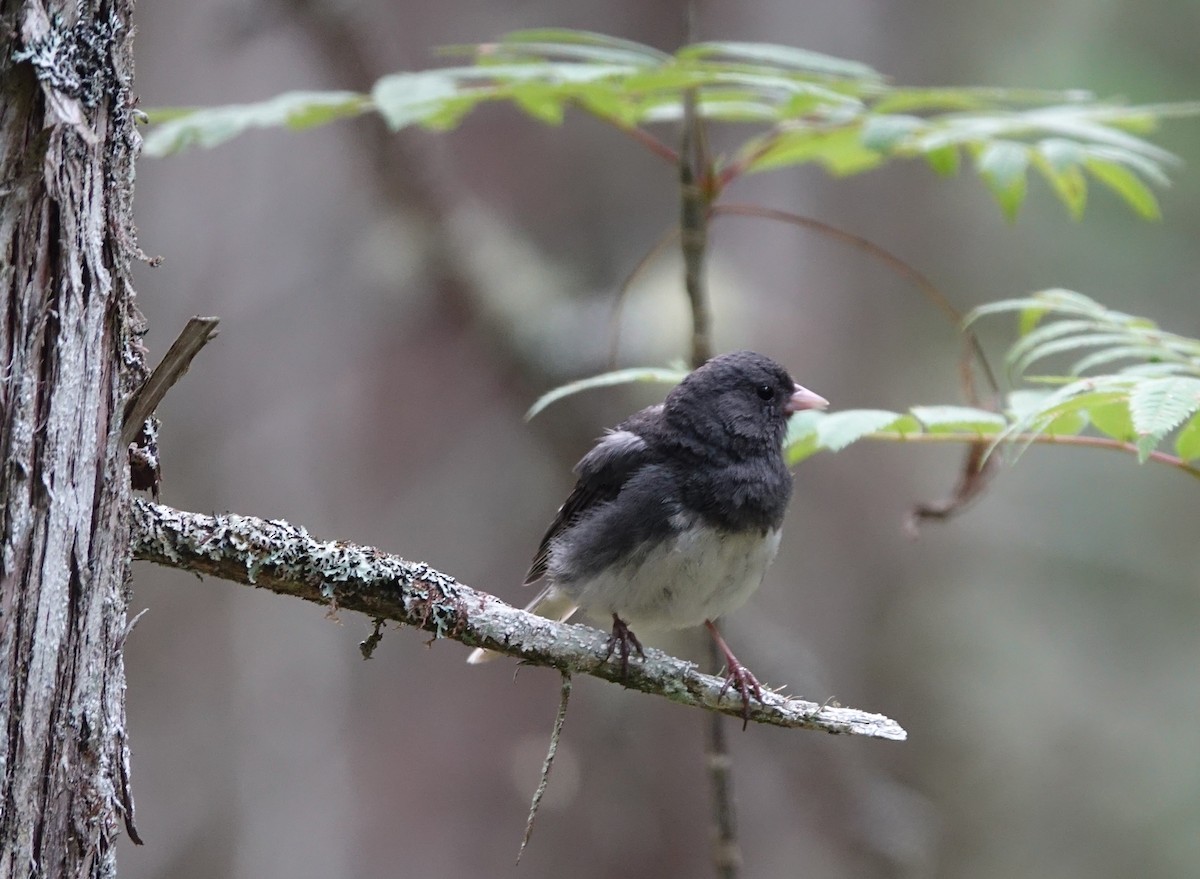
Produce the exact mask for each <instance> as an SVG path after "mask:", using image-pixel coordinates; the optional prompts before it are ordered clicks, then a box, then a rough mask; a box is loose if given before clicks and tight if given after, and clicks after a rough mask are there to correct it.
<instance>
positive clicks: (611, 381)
mask: <svg viewBox="0 0 1200 879" xmlns="http://www.w3.org/2000/svg"><path fill="white" fill-rule="evenodd" d="M686 375H687V371H686V370H682V369H656V368H654V367H634V368H632V369H618V370H615V371H613V372H605V373H601V374H600V375H593V376H589V377H588V378H583V379H580V380H579V381H573V382H570V383H568V384H565V385H560V386H559V387H557V388H554V390H552V391H547V392H546V393H544V394H542V395H541V396H540V397H538V398H537V400H536V401H535V402H534V404H533V405H532V406H530V407H529V411H528V412H526V413H525V420H526V421H528V420H529V419H531V418H533V417H534V416H535V415H537V414H538V413H539V412H541V411H542V410H543V409H545V408H546V407H547V406H549V405H550V404H551V403H554V402H557V401H558V400H561V399H563V398H564V397H569V396H571V395H572V394H578V393H579V392H580V391H587V390H591V389H592V388H607V387H612V386H613V385H625V384H631V383H633V382H658V383H659V384H667V385H677V384H679V383H680V382H681V381H683V379H684V376H686Z"/></svg>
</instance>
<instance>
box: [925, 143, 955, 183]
mask: <svg viewBox="0 0 1200 879" xmlns="http://www.w3.org/2000/svg"><path fill="white" fill-rule="evenodd" d="M925 161H926V162H928V163H929V167H930V168H932V169H933V170H934V172H935V173H937V174H940V175H941V176H942V177H953V176H954V175H955V174H957V173H958V166H959V153H958V147H957V146H955V145H954V144H947V145H946V146H944V147H938V148H937V149H934V150H928V151H927V152H926V153H925Z"/></svg>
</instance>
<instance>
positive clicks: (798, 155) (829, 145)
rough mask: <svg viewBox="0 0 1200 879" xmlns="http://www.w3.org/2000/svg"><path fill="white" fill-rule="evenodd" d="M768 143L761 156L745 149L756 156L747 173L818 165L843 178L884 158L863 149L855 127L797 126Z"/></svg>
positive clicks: (876, 163)
mask: <svg viewBox="0 0 1200 879" xmlns="http://www.w3.org/2000/svg"><path fill="white" fill-rule="evenodd" d="M766 143H767V145H766V148H765V149H764V150H763V151H762V152H761V153H757V154H756V152H757V150H756V149H750V148H748V149H747V150H743V152H744V153H748V154H749V155H751V156H753V158H752V159H750V160H749V162H748V164H747V166H746V170H747V171H748V172H757V171H767V170H770V169H772V168H781V167H784V166H786V165H800V164H803V163H805V162H818V163H820V164H821V165H822V166H823V167H824V168H825V170H827V171H829V172H830V173H831V174H834V175H837V176H844V175H847V174H856V173H859V172H861V171H866V170H868V169H870V168H874V167H875V166H876V165H878V164H880V163H881V162H882V161H883V156H882V155H880V154H879V153H877V152H875V151H874V150H871V149H868V148H867V147H865V146H863V143H862V139H861V138H860V137H859V135H858V130H857V129H856V128H836V129H833V130H827V129H816V128H811V127H807V126H797V127H794V128H789V129H787V130H785V131H783V132H781V133H779V134H777V135H774V136H772V137H771V138H770V139H769V141H767V142H766Z"/></svg>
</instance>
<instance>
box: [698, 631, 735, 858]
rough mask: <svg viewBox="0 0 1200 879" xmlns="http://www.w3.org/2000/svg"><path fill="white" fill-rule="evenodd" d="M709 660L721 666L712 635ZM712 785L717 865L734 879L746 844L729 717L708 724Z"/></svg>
mask: <svg viewBox="0 0 1200 879" xmlns="http://www.w3.org/2000/svg"><path fill="white" fill-rule="evenodd" d="M707 640H708V643H709V657H708V661H709V663H710V664H712V665H713V666H715V667H718V668H719V667H720V662H721V651H720V650H719V649H718V648H717V642H716V641H714V640H713V639H712V638H709V639H707ZM705 759H706V760H707V763H708V767H707V768H708V784H709V787H710V788H711V789H712V810H713V836H714V837H715V839H714V842H713V864H714V866H716V868H717V876H719V877H720V879H733V877H735V876H737V874H738V870H739V869H741V866H742V847H741V845H740V844H739V842H738V833H737V806H736V804H735V803H734V801H733V760H732V758H731V757H730V756H729V743H728V742H727V741H726V739H725V720H724V718H722V717H721V716H720V715H717V714H714V715H713V716H712V717H711V718H710V719H709V724H708V746H707V753H706V754H705Z"/></svg>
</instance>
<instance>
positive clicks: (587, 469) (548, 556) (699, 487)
mask: <svg viewBox="0 0 1200 879" xmlns="http://www.w3.org/2000/svg"><path fill="white" fill-rule="evenodd" d="M827 405H828V403H827V402H826V401H825V400H824V399H823V398H822V397H820V396H818V395H817V394H814V393H813V392H812V391H809V390H807V389H805V388H802V387H800V386H799V385H798V384H796V383H795V382H794V381H792V378H791V376H789V375H788V373H787V370H785V369H784V368H783V367H782V366H780V365H779V364H778V363H776V362H775V361H773V360H771V359H770V358H768V357H764V356H763V355H761V354H755V353H754V352H752V351H736V352H734V353H732V354H723V355H721V356H720V357H714V358H713V359H712V360H709V361H708V362H707V363H705V364H704V365H703V366H701V367H700V368H699V369H697V370H696V371H695V372H693V373H691V374H690V375H688V376H687V378H685V379H684V380H683V381H682V382H681V383H680V384H679V385H678V386H676V387H675V388H674V389H673V390H672V391H671V392H670V393H669V394H668V395H667V398H666V400H665V401H664V402H663V403H662V404H661V405H658V406H650V407H649V408H647V409H643V410H642V411H640V412H638V413H637V414H635V415H633V416H631V417H630V418H628V419H627V420H626V421H624V422H622V423H621V424H619V425H617V427H616V428H614V429H613V430H610V431H608V432H607V433H605V435H604V436H603V437H601V438H600V441H599V442H597V443H596V445H595V447H594V448H593V449H592V450H591V451H590V452H588V453H587V454H586V455H585V456H584V457H583V460H581V461H580V462H579V463H578V464H577V465H576V467H575V472H576V473H577V474H578V476H579V481H578V483H577V484H576V485H575V489H574V491H572V492H571V495H570V497H568V498H567V502H566V503H565V504H563V505H562V507H561V508H560V509H559V511H558V515H557V516H556V517H555V519H554V522H553V523H552V524H551V525H550V528H549V530H547V531H546V536H545V537H543V538H542V543H541V546H539V547H538V551H537V555H535V556H534V559H533V565H532V566H531V567H530V569H529V574H528V576H527V577H526V578H525V582H526V583H533V582H535V581H536V580H540V579H543V578H545V581H546V585H545V588H543V589H542V591H541V592H540V593H539V594H538V596H537V598H535V599H534V600H533V601H532V602H531V603H530V604H529V606H528V607H527V608H526V610H529V611H531V612H533V613H536V614H538V615H540V616H544V617H548V618H551V619H556V620H560V621H561V620H566V619H567V618H568V617H570V616H571V615H572V614H574V613H575V611H577V610H579V609H580V608H582V609H583V610H585V611H587V612H588V614H589V615H591V616H596V617H602V618H603V617H607V616H609V615H611V616H612V621H613V634H612V637H611V638H610V640H609V655H610V656H611V655H612V652H613V650H614V649H619V651H620V654H621V661H622V664H624V665H625V666H626V667H627V664H628V661H629V653H630V648H631V646H632V648H633V649H636V650H637V651H638V653H641V650H642V647H641V644H640V643H639V642H638V640H637V638H636V637H635V636H634V634H633V631H632V630H633V629H638V630H639V631H642V630H644V629H682V628H686V627H688V626H698V625H700V624H701V623H703V624H705V625H706V626H708V629H709V631H710V632H711V633H712V636H713V638H714V639H715V640H716V643H717V645H718V647H720V649H721V652H722V653H723V654H724V656H725V661H726V669H727V674H728V678H727V681H726V686H729V685H731V684H732V685H735V686H736V687H737V689H738V691H739V692H740V693H741V695H742V699H743V705H744V706H746V707H745V708H744V714H745V713H748V711H749V704H750V694H751V693H753V694H754V695H755V696H756V697H758V698H759V699H761V698H762V692H761V690H760V687H759V683H758V681H757V680H755V678H754V675H752V674H751V673H750V672H749V670H747V669H746V668H745V667H744V666H743V665H742V664H741V663H740V662H738V660H737V657H735V656H734V655H733V652H732V651H731V650H730V649H729V647H728V646H727V645H726V644H725V641H724V640H723V639H722V638H721V635H720V633H719V632H718V631H717V629H716V627H715V626H714V625H713V624H712V620H714V619H716V618H717V617H719V616H722V615H723V614H726V613H728V612H729V611H731V610H734V609H735V608H737V607H739V606H740V605H741V604H742V603H743V602H744V601H745V600H746V599H747V598H748V597H749V596H750V594H751V593H752V592H754V590H755V589H757V588H758V587H759V585H760V584H761V583H762V579H763V575H764V574H765V573H766V570H767V566H768V565H769V564H770V563H771V560H772V559H773V558H774V557H775V552H776V550H777V549H778V548H779V528H780V525H781V524H782V523H783V514H784V511H785V510H786V509H787V505H788V500H789V499H790V498H791V495H792V478H791V474H789V473H788V469H787V465H786V464H785V462H784V458H783V440H784V435H785V433H786V431H787V420H788V417H789V416H790V415H791V414H792V413H793V412H798V411H800V410H801V409H823V408H825V406H827ZM493 655H494V654H491V653H489V652H488V651H486V650H482V649H480V650H476V651H475V652H473V653H472V654H471V656H470V659H469V660H468V661H469V662H471V663H479V662H484V661H486V660H487V659H489V658H491V657H492V656H493Z"/></svg>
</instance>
